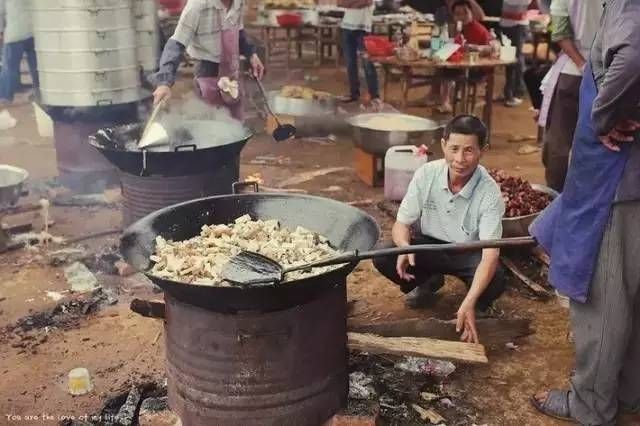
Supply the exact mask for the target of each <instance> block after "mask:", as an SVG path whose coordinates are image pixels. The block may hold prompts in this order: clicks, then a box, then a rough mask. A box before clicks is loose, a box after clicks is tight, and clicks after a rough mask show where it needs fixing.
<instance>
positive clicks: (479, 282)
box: [456, 249, 500, 343]
mask: <svg viewBox="0 0 640 426" xmlns="http://www.w3.org/2000/svg"><path fill="white" fill-rule="evenodd" d="M499 261H500V250H499V249H484V250H482V259H481V260H480V263H479V264H478V267H477V268H476V273H475V274H474V276H473V282H472V283H471V288H469V292H468V293H467V295H466V297H465V298H464V300H463V301H462V303H461V304H460V308H459V309H458V314H457V317H458V318H457V325H456V331H458V333H462V336H460V340H462V341H465V342H471V343H479V342H480V339H479V337H478V331H477V330H476V324H475V322H476V305H477V303H478V299H479V298H480V296H482V293H484V291H485V290H486V289H487V287H488V286H489V283H490V282H491V280H493V277H494V276H495V274H496V270H497V269H498V262H499Z"/></svg>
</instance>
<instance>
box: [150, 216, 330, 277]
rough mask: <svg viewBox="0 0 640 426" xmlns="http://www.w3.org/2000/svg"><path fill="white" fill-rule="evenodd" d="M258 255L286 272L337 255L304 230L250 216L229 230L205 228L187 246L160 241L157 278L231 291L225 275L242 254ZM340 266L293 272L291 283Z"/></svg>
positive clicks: (225, 227)
mask: <svg viewBox="0 0 640 426" xmlns="http://www.w3.org/2000/svg"><path fill="white" fill-rule="evenodd" d="M243 250H246V251H253V252H256V253H260V254H262V255H265V256H267V257H269V258H271V259H274V260H276V261H277V262H279V263H280V264H281V265H282V266H284V267H289V266H294V265H302V264H306V263H308V262H313V261H316V260H320V259H324V258H327V257H332V256H335V255H337V254H338V253H339V252H338V251H336V250H335V249H333V248H332V247H331V245H330V244H329V240H327V238H325V237H323V236H321V235H318V234H316V233H315V232H312V231H309V230H308V229H305V228H302V227H300V226H298V227H297V228H296V229H295V230H291V229H289V228H287V227H284V226H281V225H280V223H279V222H278V221H277V220H252V219H251V217H250V216H249V215H244V216H241V217H239V218H237V219H236V220H235V221H234V223H231V224H229V225H225V224H220V225H205V226H203V227H202V231H201V232H200V235H197V236H195V237H193V238H190V239H188V240H185V241H168V240H165V239H164V238H162V237H160V236H158V237H156V251H155V254H153V255H152V256H151V257H150V259H151V260H152V261H153V262H155V265H154V266H153V268H152V270H151V273H152V274H153V275H156V276H158V277H161V278H166V279H170V280H173V281H178V282H186V283H190V284H200V285H206V286H218V287H224V286H229V285H230V284H228V283H227V282H224V281H222V278H221V276H220V273H221V270H222V268H223V266H224V265H226V264H227V262H228V261H229V259H230V258H231V257H233V256H236V255H237V254H238V253H240V252H241V251H243ZM338 267H339V266H327V267H321V268H314V269H312V270H310V271H308V270H305V271H297V272H292V273H290V274H288V275H287V276H286V280H287V281H291V280H296V279H301V278H305V277H308V276H311V275H319V274H322V273H324V272H327V271H329V270H331V269H335V268H338Z"/></svg>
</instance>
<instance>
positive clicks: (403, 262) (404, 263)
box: [396, 253, 416, 281]
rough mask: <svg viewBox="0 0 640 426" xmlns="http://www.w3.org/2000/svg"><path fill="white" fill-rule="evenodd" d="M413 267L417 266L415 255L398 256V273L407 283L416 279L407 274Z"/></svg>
mask: <svg viewBox="0 0 640 426" xmlns="http://www.w3.org/2000/svg"><path fill="white" fill-rule="evenodd" d="M409 265H411V266H416V255H415V254H414V253H409V254H401V255H400V256H398V261H397V262H396V272H397V273H398V275H399V276H400V278H402V279H403V280H405V281H412V280H414V279H415V278H416V277H415V275H412V274H410V273H408V272H407V268H408V267H409Z"/></svg>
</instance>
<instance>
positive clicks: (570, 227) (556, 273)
mask: <svg viewBox="0 0 640 426" xmlns="http://www.w3.org/2000/svg"><path fill="white" fill-rule="evenodd" d="M597 94H598V91H597V88H596V83H595V80H594V78H593V73H592V72H591V66H590V65H588V66H587V67H586V69H585V71H584V76H583V78H582V85H581V87H580V111H579V118H578V126H577V128H576V133H575V137H574V141H573V150H572V156H571V163H570V164H569V172H568V174H567V180H566V183H565V187H564V191H563V192H562V194H561V195H560V196H559V197H558V198H557V199H556V200H554V202H553V203H552V204H551V205H550V206H549V207H547V208H546V209H545V210H544V211H543V212H542V214H541V215H540V216H539V217H538V219H537V220H536V221H535V222H534V223H533V224H532V225H531V227H530V229H529V230H530V233H531V235H533V236H534V237H535V238H536V239H537V240H538V242H539V243H540V245H541V246H542V247H543V248H544V249H545V250H546V251H547V253H549V255H550V257H551V265H550V268H549V282H550V283H551V284H552V285H553V286H554V287H555V288H556V289H557V290H558V291H559V292H560V293H562V294H564V295H565V296H568V297H570V298H571V299H573V300H575V301H577V302H581V303H584V302H586V300H587V297H588V295H589V287H590V284H591V278H592V276H593V272H594V269H595V265H596V261H597V259H598V254H599V251H600V244H601V241H602V236H603V234H604V230H605V227H606V225H607V221H608V219H609V213H610V211H611V205H612V203H613V201H614V199H615V195H616V190H617V188H618V185H619V183H620V180H621V178H622V173H623V171H624V167H625V163H626V161H627V159H628V157H629V146H628V145H626V146H623V147H622V151H621V152H613V151H610V150H608V149H607V148H605V147H604V145H602V144H601V143H600V140H599V138H598V135H597V133H596V131H595V128H594V124H593V122H592V119H591V114H592V109H593V102H594V99H595V98H596V96H597Z"/></svg>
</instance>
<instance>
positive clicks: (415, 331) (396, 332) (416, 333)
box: [347, 318, 533, 346]
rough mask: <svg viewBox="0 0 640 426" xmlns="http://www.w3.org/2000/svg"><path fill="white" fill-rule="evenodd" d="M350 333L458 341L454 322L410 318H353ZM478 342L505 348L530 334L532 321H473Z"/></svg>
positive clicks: (349, 327) (484, 319) (348, 324)
mask: <svg viewBox="0 0 640 426" xmlns="http://www.w3.org/2000/svg"><path fill="white" fill-rule="evenodd" d="M347 328H348V330H349V331H353V332H357V333H371V334H377V335H379V336H384V337H428V338H431V339H440V340H452V341H458V340H459V339H460V334H459V333H457V332H456V321H455V320H453V321H443V320H439V319H436V318H427V319H423V318H412V319H406V320H397V321H387V322H380V323H364V322H359V321H358V320H355V319H350V320H348V322H347ZM476 328H477V330H478V336H479V337H480V342H481V343H482V344H483V345H485V346H504V345H505V344H506V343H509V342H513V341H515V340H516V339H518V338H520V337H525V336H528V335H530V334H533V331H532V330H531V320H529V319H508V318H481V319H477V320H476Z"/></svg>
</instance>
